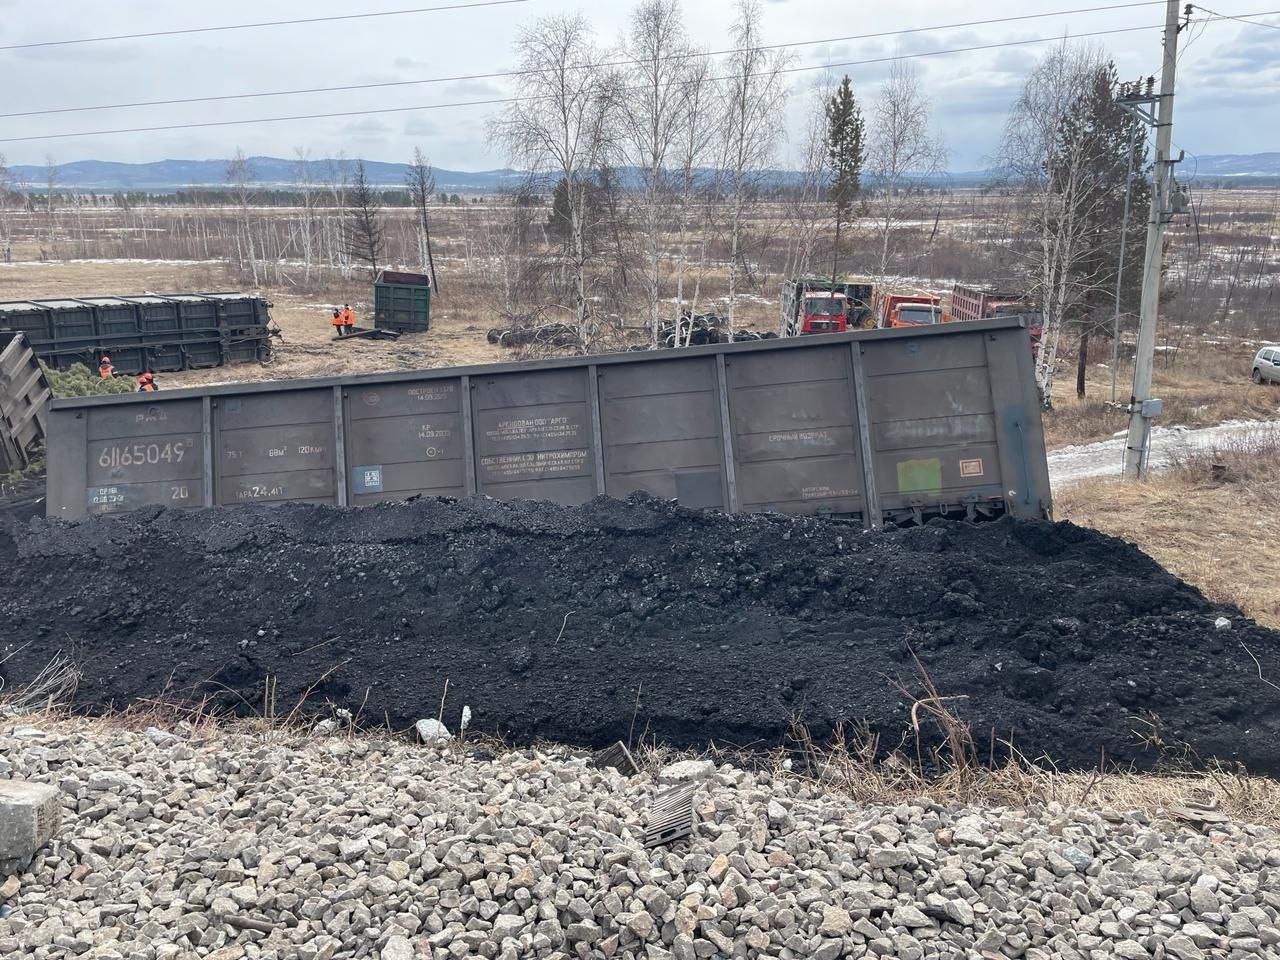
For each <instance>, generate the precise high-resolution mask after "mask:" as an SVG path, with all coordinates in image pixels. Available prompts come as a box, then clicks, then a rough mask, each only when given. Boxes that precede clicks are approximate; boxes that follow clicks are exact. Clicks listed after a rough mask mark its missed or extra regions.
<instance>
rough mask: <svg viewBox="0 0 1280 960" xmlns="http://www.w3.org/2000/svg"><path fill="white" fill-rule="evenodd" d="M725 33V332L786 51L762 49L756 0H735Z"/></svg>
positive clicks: (769, 148) (767, 157)
mask: <svg viewBox="0 0 1280 960" xmlns="http://www.w3.org/2000/svg"><path fill="white" fill-rule="evenodd" d="M737 11H738V19H737V20H736V21H735V22H734V25H733V28H732V30H731V31H730V40H731V43H732V45H733V48H734V51H733V53H732V54H730V56H729V63H728V71H727V73H728V75H729V79H728V80H727V81H726V97H725V100H726V104H725V107H726V109H725V111H724V127H723V135H722V136H723V153H724V170H725V176H726V178H727V181H728V182H727V190H728V195H729V204H730V210H729V315H728V318H727V319H728V322H729V335H730V336H732V335H733V332H734V323H735V309H734V308H735V304H736V301H737V295H738V273H739V271H740V269H742V268H743V267H745V266H747V262H746V257H745V254H744V249H743V248H744V241H745V237H744V230H745V227H746V217H747V211H748V207H749V206H750V204H751V202H752V200H753V199H754V196H755V193H756V191H757V189H758V187H759V181H760V174H761V172H762V171H763V170H764V169H765V168H766V167H767V166H768V165H769V163H770V161H772V160H773V158H774V154H775V151H776V149H777V146H778V142H779V140H780V139H781V137H782V134H783V127H784V121H783V109H784V107H785V106H786V100H787V89H786V86H785V84H784V83H783V80H782V70H783V68H784V66H785V65H786V63H787V55H786V54H784V53H782V52H779V51H776V50H765V49H764V48H763V47H764V38H763V37H762V35H761V23H760V19H761V8H760V0H738V4H737Z"/></svg>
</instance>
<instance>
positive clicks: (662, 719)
mask: <svg viewBox="0 0 1280 960" xmlns="http://www.w3.org/2000/svg"><path fill="white" fill-rule="evenodd" d="M0 564H3V566H4V568H5V570H6V571H7V574H6V576H5V577H4V578H3V580H2V581H0V623H4V624H5V631H4V635H3V639H2V640H0V678H2V679H3V681H4V684H5V690H13V689H15V687H16V686H20V685H21V684H23V683H24V682H26V681H29V680H30V679H31V678H32V677H34V676H35V675H36V674H37V673H39V671H40V670H41V669H43V668H44V667H45V666H46V665H47V664H48V663H49V662H50V661H51V660H52V659H54V657H55V656H57V655H58V654H59V653H61V654H63V655H65V656H68V657H71V658H72V659H73V660H74V661H75V662H76V663H77V664H78V665H79V667H80V669H81V670H82V671H83V677H82V679H81V681H80V687H79V692H78V694H77V696H78V702H79V703H80V705H81V706H83V707H85V708H91V709H101V708H106V707H109V706H112V705H116V706H120V705H123V704H125V703H128V702H130V701H132V700H134V699H136V698H140V697H155V696H158V695H165V696H181V697H190V698H196V699H199V698H203V697H210V698H212V699H213V701H214V702H216V703H220V704H221V705H223V706H224V707H226V708H227V709H230V710H239V711H241V712H252V711H253V710H254V709H256V705H260V704H261V703H262V702H263V690H264V684H265V683H266V681H267V678H271V680H272V682H273V683H275V685H276V687H275V690H276V702H277V703H278V704H280V705H282V706H283V707H284V709H285V710H287V709H289V708H291V707H292V706H293V704H295V703H297V702H299V701H300V700H302V699H304V698H305V699H306V701H307V705H308V707H310V708H316V709H327V708H328V706H330V705H331V706H332V707H340V708H343V709H347V710H350V711H352V712H353V713H356V712H358V713H360V715H361V716H362V717H363V718H365V719H366V720H370V721H375V722H377V723H380V724H381V723H387V724H389V725H390V726H392V727H393V728H396V729H405V728H408V727H409V726H411V725H412V724H413V723H414V721H416V720H418V719H419V718H422V717H434V716H435V715H436V713H437V710H438V709H439V705H440V698H441V695H442V692H443V690H444V686H445V682H446V681H448V699H449V709H450V710H451V711H458V710H460V709H461V706H462V705H463V704H466V705H469V706H470V708H471V711H472V715H473V720H472V728H473V729H475V730H480V731H484V732H489V733H499V734H502V735H503V736H506V737H509V738H511V739H513V740H514V741H517V742H529V741H531V740H534V739H536V738H551V739H556V740H561V741H566V742H571V743H579V744H586V745H602V744H606V743H609V742H612V741H613V740H616V739H619V738H622V739H625V738H626V737H627V735H628V731H630V730H633V729H634V731H635V732H636V733H637V734H639V733H641V732H643V734H644V735H645V736H647V737H653V738H656V739H658V740H661V741H665V742H669V743H673V744H676V745H681V746H701V745H705V744H707V743H708V742H711V741H715V742H717V743H719V744H722V745H736V746H739V747H744V748H768V747H773V746H776V745H779V744H784V743H786V742H787V738H788V733H789V730H790V729H791V724H792V721H793V719H795V718H800V719H802V720H803V721H804V722H805V723H807V724H808V725H809V728H810V730H811V731H812V732H813V734H814V735H815V736H818V737H824V736H827V735H829V734H830V733H831V732H832V731H833V729H834V728H835V727H836V726H837V725H838V724H845V725H847V727H848V728H850V729H852V727H853V726H854V725H862V724H865V725H866V728H867V730H868V731H869V732H871V733H872V734H874V735H875V736H877V737H878V738H879V741H878V742H879V745H880V749H881V752H886V751H890V750H895V749H903V750H905V751H906V752H908V753H909V754H911V755H914V753H915V749H916V745H915V737H916V736H917V735H919V736H920V738H921V739H922V741H924V742H923V743H922V750H923V751H924V755H925V756H928V752H927V751H928V750H929V748H930V747H931V746H932V745H933V743H934V742H936V741H937V740H939V739H940V736H941V732H940V731H939V730H937V729H935V727H934V725H932V724H930V723H929V722H928V721H927V719H925V718H926V717H927V711H924V712H923V713H922V712H921V710H920V708H918V707H917V708H916V709H915V710H914V716H915V720H916V721H919V722H916V723H913V707H915V705H916V704H917V703H918V702H919V701H921V700H924V699H926V698H927V697H929V696H930V693H929V690H930V689H931V687H930V684H932V685H933V688H936V694H937V696H939V697H942V698H945V701H943V702H945V703H946V704H947V706H948V709H950V710H951V711H952V712H954V714H955V715H956V716H957V717H959V718H960V719H961V720H962V721H963V722H964V723H965V724H967V725H968V726H969V728H970V729H971V731H972V733H973V738H974V740H975V742H976V743H977V744H978V745H979V752H980V754H981V758H982V759H983V760H986V759H989V758H995V759H1000V758H1001V757H1002V756H1005V755H1007V754H1008V753H1009V751H1010V750H1011V749H1012V750H1015V751H1017V752H1018V753H1020V754H1022V755H1024V756H1026V757H1028V758H1031V759H1038V758H1042V757H1043V758H1048V759H1050V760H1052V761H1053V762H1055V763H1057V764H1059V765H1063V766H1068V767H1075V768H1088V767H1092V766H1096V765H1097V764H1098V763H1099V760H1100V759H1101V760H1102V761H1104V762H1105V763H1111V762H1113V761H1114V762H1123V763H1132V764H1135V765H1137V766H1140V767H1152V766H1157V765H1160V764H1163V763H1166V762H1168V761H1170V760H1176V761H1178V762H1186V761H1190V762H1192V763H1200V762H1206V761H1208V760H1209V759H1211V758H1216V759H1218V760H1221V761H1225V762H1228V763H1234V762H1237V761H1239V762H1242V763H1244V764H1245V765H1247V767H1248V768H1249V769H1250V770H1252V771H1254V772H1261V773H1269V774H1276V773H1280V697H1277V696H1276V692H1275V688H1274V686H1272V685H1270V684H1269V683H1268V682H1267V679H1264V678H1272V679H1274V678H1280V634H1277V633H1276V632H1274V631H1270V630H1266V629H1263V628H1261V627H1259V626H1257V625H1256V624H1254V623H1252V622H1251V621H1248V620H1247V619H1245V618H1244V617H1243V616H1241V615H1240V613H1239V611H1238V610H1235V609H1234V608H1231V607H1223V606H1217V605H1214V604H1212V603H1210V602H1209V601H1208V600H1206V599H1205V598H1204V597H1203V596H1202V595H1201V594H1200V593H1199V592H1198V591H1197V590H1195V589H1194V588H1192V587H1190V586H1188V585H1187V584H1185V583H1183V582H1181V581H1179V580H1178V579H1176V578H1175V577H1173V576H1172V575H1170V574H1169V573H1167V572H1166V571H1165V570H1163V569H1161V568H1160V567H1159V566H1158V565H1157V564H1156V563H1155V562H1154V561H1153V560H1151V559H1150V558H1149V557H1147V556H1145V555H1144V554H1142V553H1140V552H1139V551H1138V550H1137V549H1136V548H1134V547H1132V546H1130V545H1128V544H1126V543H1124V542H1122V541H1119V540H1116V539H1113V538H1110V537H1106V536H1103V535H1102V534H1099V533H1096V532H1093V531H1090V530H1086V529H1082V528H1078V527H1075V526H1072V525H1070V524H1067V523H1059V524H1050V523H1043V522H1012V521H999V522H994V523H988V524H982V525H966V524H963V523H958V522H949V521H932V522H930V523H929V524H928V525H926V526H924V527H918V528H912V529H903V530H897V531H890V532H886V533H882V534H871V533H865V532H863V531H862V530H861V529H860V528H858V527H855V526H852V525H849V524H847V523H842V522H840V521H833V520H824V519H818V518H795V517H785V516H780V515H767V514H762V515H739V516H726V515H721V514H715V513H703V512H695V511H689V510H685V509H682V508H680V507H678V506H676V505H674V504H670V503H665V502H660V501H655V500H652V499H650V498H633V499H631V500H626V501H616V500H606V499H603V498H602V499H599V500H597V501H593V502H592V503H590V504H587V505H585V506H581V507H575V508H563V507H559V506H555V505H552V504H547V503H534V502H515V503H502V502H498V501H493V500H487V499H473V500H465V501H457V502H455V501H448V500H435V499H430V500H428V499H424V500H419V501H414V502H408V503H399V504H385V505H380V506H375V507H367V508H363V509H357V510H345V511H344V510H338V509H333V508H326V507H313V506H304V505H291V506H282V507H278V508H252V507H245V508H220V509H218V510H210V511H203V512H179V511H169V512H166V511H161V510H144V511H139V512H137V513H135V514H132V515H128V516H123V517H116V518H110V519H89V520H85V521H82V522H77V523H72V524H67V525H64V524H60V523H54V522H46V521H42V520H32V521H29V522H28V523H26V525H24V526H21V527H20V528H19V529H18V530H16V531H15V533H14V536H13V537H12V538H6V537H3V536H0ZM917 661H918V665H917ZM925 673H927V676H928V680H927V681H926V680H925V678H924V674H925ZM284 705H287V706H284ZM454 715H456V712H455V714H454ZM917 731H918V734H917Z"/></svg>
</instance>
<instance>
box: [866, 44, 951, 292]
mask: <svg viewBox="0 0 1280 960" xmlns="http://www.w3.org/2000/svg"><path fill="white" fill-rule="evenodd" d="M869 140H870V142H869V144H868V149H867V163H866V171H867V173H868V174H869V177H868V179H870V180H871V182H872V184H873V185H874V188H875V191H876V194H877V197H876V203H875V206H874V216H873V218H872V219H873V223H874V235H875V237H876V245H877V246H878V247H879V255H878V257H877V273H878V275H877V280H879V281H880V282H879V284H877V285H878V286H883V284H884V280H885V279H886V278H887V277H889V276H890V275H891V268H893V269H892V273H893V274H903V273H905V272H907V271H906V269H905V267H906V263H905V259H904V258H905V257H906V256H907V255H919V253H921V251H918V250H917V251H909V252H908V251H903V250H902V249H901V248H900V247H899V245H898V244H897V240H898V233H899V231H900V229H901V227H902V226H903V221H905V220H907V219H909V218H911V217H912V215H913V213H915V214H917V215H918V212H919V210H920V207H921V190H922V187H923V184H924V183H925V182H927V181H928V179H929V178H930V177H933V176H935V175H937V174H939V173H941V172H942V170H943V167H944V164H945V162H946V151H945V150H944V149H943V147H942V145H941V144H940V143H939V142H938V141H937V140H935V139H934V137H933V134H932V133H931V132H930V130H929V98H928V97H926V96H925V95H924V91H923V90H921V88H920V78H919V76H918V74H917V73H916V71H915V68H914V67H913V66H912V65H911V64H910V63H907V62H904V61H901V60H897V61H894V63H893V65H892V66H891V67H890V68H889V78H888V79H887V80H886V81H885V82H884V84H883V85H882V86H881V87H880V91H879V97H878V99H877V100H876V105H875V109H874V111H873V113H872V120H871V130H870V137H869Z"/></svg>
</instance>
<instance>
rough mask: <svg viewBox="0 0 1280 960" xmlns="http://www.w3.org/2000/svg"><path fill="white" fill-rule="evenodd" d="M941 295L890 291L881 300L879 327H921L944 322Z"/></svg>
mask: <svg viewBox="0 0 1280 960" xmlns="http://www.w3.org/2000/svg"><path fill="white" fill-rule="evenodd" d="M941 300H942V298H941V297H936V296H934V295H933V294H929V293H889V294H885V296H884V297H883V298H882V299H881V300H880V313H879V316H878V317H877V323H876V326H878V327H884V328H887V327H921V326H928V325H929V324H931V323H941V322H942V304H941Z"/></svg>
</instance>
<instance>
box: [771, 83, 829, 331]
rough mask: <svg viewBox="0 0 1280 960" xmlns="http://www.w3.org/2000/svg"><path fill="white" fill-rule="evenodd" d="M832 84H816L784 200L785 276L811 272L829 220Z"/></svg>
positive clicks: (797, 275)
mask: <svg viewBox="0 0 1280 960" xmlns="http://www.w3.org/2000/svg"><path fill="white" fill-rule="evenodd" d="M832 87H833V83H832V79H831V78H830V77H823V78H820V79H819V80H817V81H816V82H815V83H814V84H813V87H812V88H811V90H810V94H811V96H810V98H809V99H808V105H807V109H806V111H805V115H804V125H803V127H802V128H801V130H800V142H799V144H798V146H799V155H798V157H797V168H796V171H795V172H796V178H795V182H794V183H793V184H792V185H791V188H790V189H789V190H788V191H787V193H786V201H785V203H784V217H785V220H786V228H787V229H786V237H787V240H786V244H787V248H786V249H787V253H786V258H785V261H784V263H783V273H784V276H785V277H800V276H804V275H806V274H808V273H810V266H811V264H812V262H813V258H814V251H815V248H816V246H817V240H818V236H819V235H820V234H821V232H822V230H823V228H824V227H825V226H826V224H827V219H828V217H827V210H826V209H825V208H826V206H827V205H826V204H825V203H823V194H824V190H825V187H826V184H827V183H828V182H829V181H830V170H829V169H828V164H829V160H828V149H827V135H828V132H829V131H828V121H827V105H828V103H829V102H830V98H831V91H832ZM779 332H782V331H781V330H780V331H779Z"/></svg>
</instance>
